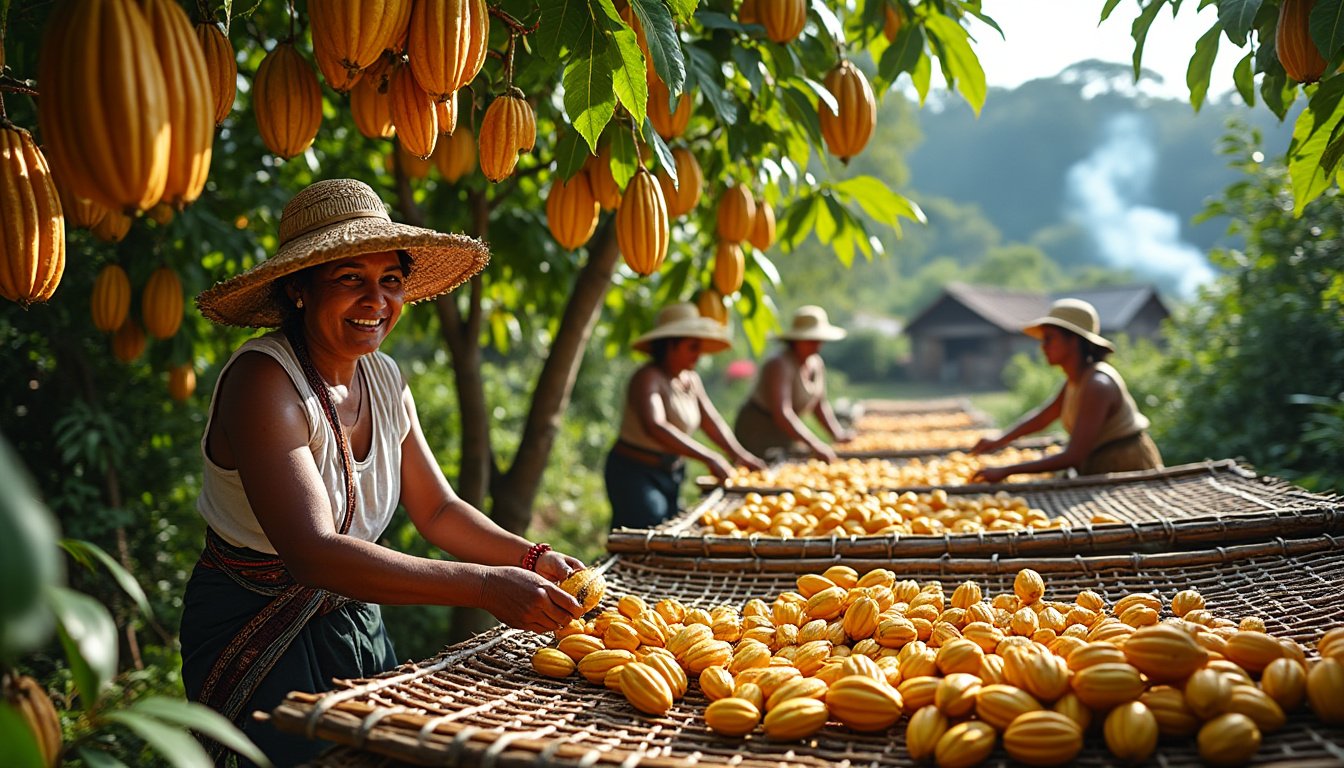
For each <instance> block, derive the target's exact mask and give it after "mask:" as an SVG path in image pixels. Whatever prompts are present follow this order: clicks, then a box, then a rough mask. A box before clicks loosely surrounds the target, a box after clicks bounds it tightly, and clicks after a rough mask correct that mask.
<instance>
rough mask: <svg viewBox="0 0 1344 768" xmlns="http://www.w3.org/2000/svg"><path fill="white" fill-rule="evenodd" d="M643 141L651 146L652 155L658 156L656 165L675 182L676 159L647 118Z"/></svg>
mask: <svg viewBox="0 0 1344 768" xmlns="http://www.w3.org/2000/svg"><path fill="white" fill-rule="evenodd" d="M642 133H643V135H644V143H645V144H648V145H649V146H650V147H653V156H654V157H656V158H658V165H660V166H662V169H663V170H664V171H666V172H667V175H668V176H670V177H672V183H673V184H677V183H678V179H677V161H676V160H674V159H673V158H672V150H670V149H668V147H667V142H665V141H663V137H662V136H659V135H658V131H656V130H654V128H653V123H652V122H650V121H649V120H647V119H646V120H645V121H644V130H643V131H642Z"/></svg>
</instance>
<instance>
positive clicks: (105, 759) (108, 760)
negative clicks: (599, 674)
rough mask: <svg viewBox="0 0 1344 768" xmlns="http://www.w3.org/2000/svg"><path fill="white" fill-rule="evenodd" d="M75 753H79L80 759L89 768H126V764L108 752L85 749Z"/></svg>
mask: <svg viewBox="0 0 1344 768" xmlns="http://www.w3.org/2000/svg"><path fill="white" fill-rule="evenodd" d="M75 751H76V752H78V753H79V759H80V760H83V761H84V764H85V765H87V766H89V768H126V764H125V763H123V762H121V761H120V760H118V759H117V758H115V757H113V756H112V755H109V754H107V753H106V752H101V751H99V750H96V749H84V748H83V747H81V748H79V749H78V750H75Z"/></svg>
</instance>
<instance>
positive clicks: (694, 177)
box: [608, 147, 705, 219]
mask: <svg viewBox="0 0 1344 768" xmlns="http://www.w3.org/2000/svg"><path fill="white" fill-rule="evenodd" d="M672 159H673V161H674V162H675V163H676V165H677V183H676V185H673V183H672V177H671V176H670V175H669V174H668V173H667V171H665V170H664V169H662V168H659V169H658V185H659V186H660V187H662V188H663V197H664V199H666V200H667V215H668V216H669V217H670V218H673V219H675V218H677V217H679V216H684V215H686V214H688V213H690V212H691V211H693V210H695V206H696V204H698V203H699V202H700V190H701V188H702V187H703V186H704V184H705V177H704V174H703V173H701V172H700V163H699V161H697V160H696V159H695V155H693V154H691V151H690V150H689V149H686V148H685V147H677V148H675V149H673V150H672ZM608 173H610V170H608ZM612 183H613V184H614V183H615V181H614V180H613V182H612Z"/></svg>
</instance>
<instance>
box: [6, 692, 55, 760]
mask: <svg viewBox="0 0 1344 768" xmlns="http://www.w3.org/2000/svg"><path fill="white" fill-rule="evenodd" d="M0 745H3V750H4V754H5V765H6V766H13V768H47V761H46V760H44V759H42V747H41V745H39V744H38V743H37V736H36V735H35V734H34V733H33V732H32V731H31V730H30V729H29V728H28V723H27V721H25V720H24V719H23V715H22V714H20V713H19V710H18V707H14V706H11V705H10V704H9V703H8V702H6V701H4V700H3V699H0Z"/></svg>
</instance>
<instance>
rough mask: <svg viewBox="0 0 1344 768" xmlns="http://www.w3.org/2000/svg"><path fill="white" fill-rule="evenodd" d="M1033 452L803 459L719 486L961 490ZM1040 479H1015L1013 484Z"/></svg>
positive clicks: (740, 472)
mask: <svg viewBox="0 0 1344 768" xmlns="http://www.w3.org/2000/svg"><path fill="white" fill-rule="evenodd" d="M1045 455H1046V454H1045V452H1044V451H1040V450H1037V449H1035V448H1012V447H1009V448H1005V449H1003V450H1001V451H996V452H994V453H992V454H984V455H981V456H972V455H970V454H969V453H964V452H962V451H952V452H951V453H948V454H946V455H943V456H936V457H927V458H913V459H903V460H902V461H901V463H899V464H898V463H896V462H894V461H888V460H886V459H842V460H840V461H835V462H825V461H821V460H818V459H808V460H807V461H806V462H788V463H784V464H780V465H777V466H773V467H768V468H766V469H746V468H744V467H738V468H736V469H734V470H733V473H732V474H731V475H729V476H728V479H727V480H726V481H724V487H726V488H813V489H816V490H828V491H834V490H839V489H842V488H843V489H849V490H853V491H859V492H862V493H867V492H870V491H877V490H882V489H884V488H908V487H912V486H951V485H964V484H965V483H966V482H968V481H969V480H970V478H971V476H972V475H974V474H975V473H976V472H977V471H979V470H980V469H981V468H982V467H994V466H1003V465H1007V464H1017V463H1019V462H1023V461H1035V460H1036V459H1039V458H1041V457H1043V456H1045ZM1040 476H1041V475H1030V474H1020V475H1014V476H1013V477H1014V478H1016V479H1029V478H1033V477H1040Z"/></svg>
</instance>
